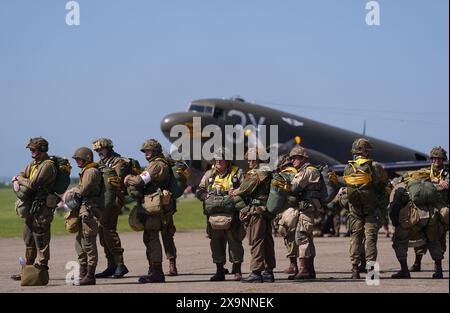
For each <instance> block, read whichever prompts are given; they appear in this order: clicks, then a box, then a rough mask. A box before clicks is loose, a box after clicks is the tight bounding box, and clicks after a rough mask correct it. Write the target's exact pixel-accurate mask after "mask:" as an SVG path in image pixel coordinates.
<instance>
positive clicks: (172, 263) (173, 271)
mask: <svg viewBox="0 0 450 313" xmlns="http://www.w3.org/2000/svg"><path fill="white" fill-rule="evenodd" d="M166 275H167V276H178V270H177V263H176V259H175V258H172V259H170V260H169V271H168V272H167V274H166Z"/></svg>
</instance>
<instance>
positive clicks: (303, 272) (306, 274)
mask: <svg viewBox="0 0 450 313" xmlns="http://www.w3.org/2000/svg"><path fill="white" fill-rule="evenodd" d="M309 266H310V261H309V260H308V259H307V258H300V270H299V272H298V273H297V274H296V275H295V276H294V279H295V280H301V279H310V278H311V277H312V275H311V269H310V268H309Z"/></svg>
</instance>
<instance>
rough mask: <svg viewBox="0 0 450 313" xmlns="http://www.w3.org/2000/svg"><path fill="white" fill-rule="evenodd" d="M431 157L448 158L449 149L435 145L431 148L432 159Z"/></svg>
mask: <svg viewBox="0 0 450 313" xmlns="http://www.w3.org/2000/svg"><path fill="white" fill-rule="evenodd" d="M431 158H439V159H444V160H447V151H445V149H444V148H442V147H441V146H438V147H433V149H431V151H430V159H431Z"/></svg>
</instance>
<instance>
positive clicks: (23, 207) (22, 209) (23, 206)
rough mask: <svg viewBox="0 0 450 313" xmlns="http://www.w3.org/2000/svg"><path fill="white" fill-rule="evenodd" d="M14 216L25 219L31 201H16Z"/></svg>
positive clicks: (28, 213)
mask: <svg viewBox="0 0 450 313" xmlns="http://www.w3.org/2000/svg"><path fill="white" fill-rule="evenodd" d="M15 209H16V214H17V215H18V216H20V217H21V218H26V217H27V216H28V215H30V210H31V200H27V201H22V200H20V199H17V200H16V203H15Z"/></svg>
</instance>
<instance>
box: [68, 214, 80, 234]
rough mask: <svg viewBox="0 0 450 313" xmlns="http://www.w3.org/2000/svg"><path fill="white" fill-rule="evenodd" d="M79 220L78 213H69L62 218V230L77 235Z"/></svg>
mask: <svg viewBox="0 0 450 313" xmlns="http://www.w3.org/2000/svg"><path fill="white" fill-rule="evenodd" d="M80 224H81V220H80V218H79V216H78V211H69V212H67V213H66V215H65V216H64V228H65V229H66V230H67V231H68V232H69V233H72V234H73V233H78V231H79V230H80V227H81V225H80Z"/></svg>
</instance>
